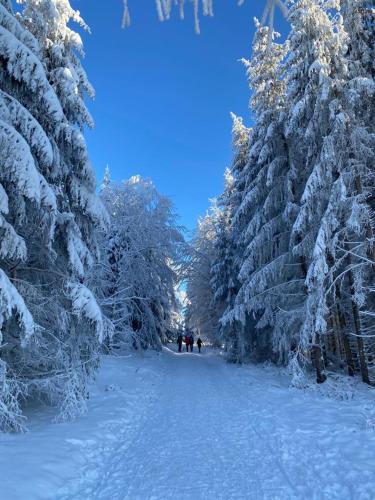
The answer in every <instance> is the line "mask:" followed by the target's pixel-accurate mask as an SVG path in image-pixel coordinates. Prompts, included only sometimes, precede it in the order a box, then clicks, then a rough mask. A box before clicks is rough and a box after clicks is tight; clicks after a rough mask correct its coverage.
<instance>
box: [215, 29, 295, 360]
mask: <svg viewBox="0 0 375 500" xmlns="http://www.w3.org/2000/svg"><path fill="white" fill-rule="evenodd" d="M274 36H277V35H274ZM285 53H286V49H285V47H284V46H283V45H281V44H277V43H276V42H275V41H272V43H271V45H269V29H268V28H265V27H262V26H261V25H260V23H258V22H257V32H256V35H255V39H254V46H253V58H252V60H251V62H250V61H245V64H246V67H247V70H248V76H249V81H250V85H251V88H252V90H253V96H252V101H251V104H252V109H253V110H254V112H255V119H256V123H255V126H254V128H253V130H252V133H251V136H250V144H249V155H248V158H247V163H246V166H245V167H244V168H243V170H242V173H241V176H242V177H243V178H244V180H243V181H242V185H243V188H242V189H243V194H242V199H241V203H240V205H239V206H238V208H237V210H236V212H235V214H234V218H233V226H234V227H235V228H236V233H237V234H236V237H235V240H237V242H238V245H239V248H240V249H241V250H240V252H239V253H238V263H239V266H238V279H239V287H238V290H237V294H236V298H235V300H234V301H233V304H232V306H231V308H230V309H229V310H228V311H227V312H226V314H225V316H224V317H223V322H224V324H233V323H234V322H235V321H237V322H239V323H241V324H242V329H243V330H244V331H243V333H242V341H241V344H242V345H241V347H240V351H241V352H242V355H241V357H242V358H245V357H248V356H255V357H256V358H263V357H267V356H269V355H270V352H269V351H270V350H271V349H270V347H269V343H270V335H269V327H270V326H272V327H274V326H275V324H274V319H275V310H276V309H277V307H280V305H281V304H278V301H277V298H280V300H283V298H284V297H285V293H286V290H285V289H284V290H281V289H279V288H278V287H279V285H280V282H281V283H284V281H285V277H286V274H285V271H286V269H285V263H286V262H285V259H288V244H287V243H288V240H287V234H288V230H287V223H286V222H285V220H284V215H285V214H284V213H283V211H284V209H285V205H286V202H285V197H286V194H287V193H286V189H285V170H286V164H287V152H286V147H285V139H284V137H283V133H282V130H283V119H284V115H283V113H282V106H283V98H284V84H283V82H282V80H281V77H280V74H281V62H282V61H283V59H284V57H285ZM285 240H286V243H285ZM269 289H273V292H272V293H268V291H269ZM275 298H276V299H275ZM251 318H255V319H256V323H257V328H254V324H253V323H252V321H250V320H251ZM267 328H268V330H267ZM237 329H239V327H237Z"/></svg>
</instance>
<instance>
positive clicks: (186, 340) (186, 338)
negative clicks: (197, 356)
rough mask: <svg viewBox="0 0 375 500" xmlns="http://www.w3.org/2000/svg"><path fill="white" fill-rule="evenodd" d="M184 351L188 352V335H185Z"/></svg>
mask: <svg viewBox="0 0 375 500" xmlns="http://www.w3.org/2000/svg"><path fill="white" fill-rule="evenodd" d="M185 344H186V352H189V344H190V337H189V335H185Z"/></svg>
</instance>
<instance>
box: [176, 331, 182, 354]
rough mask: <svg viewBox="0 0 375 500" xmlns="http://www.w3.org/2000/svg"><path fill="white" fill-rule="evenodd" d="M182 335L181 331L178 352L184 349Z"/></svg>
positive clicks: (178, 338) (178, 339)
mask: <svg viewBox="0 0 375 500" xmlns="http://www.w3.org/2000/svg"><path fill="white" fill-rule="evenodd" d="M182 340H183V339H182V335H181V333H180V334H179V335H178V337H177V345H178V352H181V351H182Z"/></svg>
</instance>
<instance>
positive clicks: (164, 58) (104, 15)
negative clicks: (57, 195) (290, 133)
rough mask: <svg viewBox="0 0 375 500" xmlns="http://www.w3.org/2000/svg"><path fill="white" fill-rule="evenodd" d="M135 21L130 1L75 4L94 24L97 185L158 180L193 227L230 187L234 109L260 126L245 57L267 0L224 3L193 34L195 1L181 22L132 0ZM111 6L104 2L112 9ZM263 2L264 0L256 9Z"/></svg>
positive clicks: (89, 42)
mask: <svg viewBox="0 0 375 500" xmlns="http://www.w3.org/2000/svg"><path fill="white" fill-rule="evenodd" d="M129 3H130V5H131V10H132V26H131V28H130V29H127V30H122V29H121V26H120V25H121V15H122V1H121V0H106V2H99V1H93V0H75V1H74V0H73V1H72V4H73V5H74V6H75V7H76V8H78V9H79V10H80V11H81V14H82V16H83V17H84V19H85V20H86V22H87V23H88V24H89V25H90V27H91V30H92V34H91V35H90V36H88V35H87V36H84V43H85V50H86V59H85V61H84V66H85V68H86V70H87V72H88V75H89V77H90V80H91V82H92V83H93V85H94V87H95V89H96V93H97V96H96V99H95V101H94V102H92V103H90V104H89V108H90V111H91V113H92V115H93V117H94V119H95V122H96V127H95V129H94V130H93V131H88V132H87V133H86V137H87V141H88V145H89V151H90V156H91V159H92V163H93V165H94V168H95V171H96V174H97V177H98V181H100V179H101V178H102V176H103V172H104V168H105V165H106V164H109V166H110V169H111V176H112V178H113V179H117V180H121V179H125V178H128V177H130V176H131V175H135V174H140V175H142V176H146V177H151V178H152V179H153V180H154V182H155V184H156V186H157V188H158V189H159V191H160V192H161V193H163V194H166V195H168V196H170V197H171V198H172V200H173V202H174V204H175V206H176V210H177V212H178V213H179V215H180V217H181V218H180V222H181V223H182V224H184V225H186V226H187V227H188V228H189V229H191V228H193V227H194V225H195V222H196V220H197V218H198V216H199V215H203V214H204V213H205V211H206V209H207V207H208V199H209V198H211V197H214V196H216V195H218V194H219V193H220V192H221V190H222V187H223V173H224V170H225V168H226V167H227V166H228V165H229V164H230V160H231V120H230V116H229V113H230V111H233V112H235V113H237V114H239V115H241V116H243V117H244V119H245V122H246V123H250V122H251V115H250V112H249V109H248V102H249V96H250V94H249V89H248V85H247V81H246V76H245V71H244V68H243V66H242V64H241V63H240V62H239V59H240V58H241V57H249V56H250V48H251V41H252V37H253V33H254V24H253V21H252V19H253V17H254V16H260V15H261V13H262V10H263V1H261V0H257V1H256V2H254V1H250V0H248V1H247V2H246V4H245V5H244V6H243V7H241V8H239V7H237V6H236V0H216V2H215V17H214V18H210V19H207V18H205V19H202V34H201V35H200V36H197V35H195V34H194V29H193V20H192V12H191V6H190V5H188V4H189V2H186V3H187V16H186V19H185V21H183V22H182V21H180V20H179V19H178V17H177V12H176V13H175V16H174V17H173V19H172V20H171V21H169V22H165V23H160V22H158V20H157V16H156V12H155V7H154V1H153V0H130V2H129ZM104 4H105V7H104V6H103V5H104ZM254 4H255V5H254Z"/></svg>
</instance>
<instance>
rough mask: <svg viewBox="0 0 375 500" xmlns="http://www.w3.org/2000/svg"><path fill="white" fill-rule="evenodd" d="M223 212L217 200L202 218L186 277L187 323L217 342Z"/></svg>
mask: <svg viewBox="0 0 375 500" xmlns="http://www.w3.org/2000/svg"><path fill="white" fill-rule="evenodd" d="M221 217H222V212H221V211H220V209H219V208H218V207H217V205H216V201H214V202H213V205H212V207H211V209H210V211H209V212H208V213H207V214H206V215H205V216H204V217H202V218H201V219H200V220H199V221H198V227H197V229H196V232H195V234H194V237H193V239H192V241H191V244H190V248H189V254H188V262H187V271H186V280H187V290H186V292H187V307H186V313H185V316H186V325H187V327H188V328H189V329H191V330H193V331H194V332H195V333H196V334H197V335H199V336H203V337H206V338H209V339H211V340H212V341H214V342H217V341H218V339H219V329H220V323H219V320H220V317H221V315H222V313H223V309H222V307H223V303H222V302H220V303H219V304H218V303H217V302H215V301H214V293H215V291H214V289H213V286H212V283H211V278H212V274H211V271H212V267H213V265H214V263H215V262H217V256H218V254H217V252H218V250H217V244H218V242H217V231H218V226H219V224H220V223H219V220H220V219H221Z"/></svg>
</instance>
